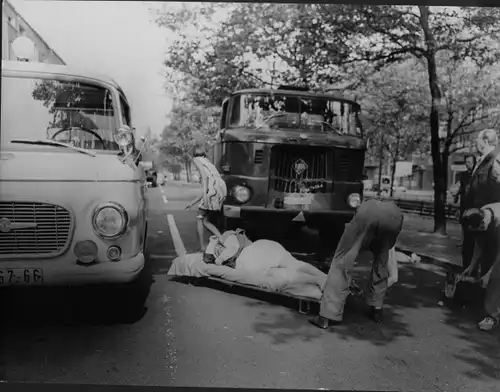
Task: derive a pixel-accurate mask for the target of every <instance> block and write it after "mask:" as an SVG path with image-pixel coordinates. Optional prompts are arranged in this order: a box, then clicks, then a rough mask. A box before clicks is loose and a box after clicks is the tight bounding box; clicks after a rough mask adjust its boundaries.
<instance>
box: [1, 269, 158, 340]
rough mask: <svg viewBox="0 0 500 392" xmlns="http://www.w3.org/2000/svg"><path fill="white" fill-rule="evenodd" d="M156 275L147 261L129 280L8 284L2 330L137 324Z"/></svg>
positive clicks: (4, 290)
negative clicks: (88, 283)
mask: <svg viewBox="0 0 500 392" xmlns="http://www.w3.org/2000/svg"><path fill="white" fill-rule="evenodd" d="M153 283H154V277H153V274H152V269H151V266H150V263H148V262H146V265H145V267H144V269H143V270H142V272H141V274H140V275H139V277H138V278H137V280H135V281H134V282H131V283H127V284H108V285H92V286H81V287H76V286H75V287H67V286H66V287H37V288H24V287H19V288H5V289H2V290H0V313H1V314H2V330H3V333H4V337H5V334H7V333H8V331H16V332H19V331H20V330H26V331H27V333H29V331H33V330H34V329H37V328H43V327H47V326H74V327H79V326H86V325H92V326H111V325H117V324H134V323H137V322H138V321H140V320H141V319H142V318H143V317H144V315H145V314H146V312H147V307H146V300H147V298H148V296H149V292H150V289H151V286H152V285H153Z"/></svg>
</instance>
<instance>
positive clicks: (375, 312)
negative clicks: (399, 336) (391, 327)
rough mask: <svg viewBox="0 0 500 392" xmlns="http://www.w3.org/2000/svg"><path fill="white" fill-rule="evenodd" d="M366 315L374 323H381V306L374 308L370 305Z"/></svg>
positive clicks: (382, 315)
mask: <svg viewBox="0 0 500 392" xmlns="http://www.w3.org/2000/svg"><path fill="white" fill-rule="evenodd" d="M368 317H370V318H371V319H372V320H373V321H375V322H376V323H381V322H382V321H383V319H384V311H383V309H382V308H376V307H374V306H370V311H369V313H368Z"/></svg>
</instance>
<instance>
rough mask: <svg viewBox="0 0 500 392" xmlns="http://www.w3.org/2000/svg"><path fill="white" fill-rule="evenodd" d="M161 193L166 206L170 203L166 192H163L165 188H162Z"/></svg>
mask: <svg viewBox="0 0 500 392" xmlns="http://www.w3.org/2000/svg"><path fill="white" fill-rule="evenodd" d="M160 191H161V198H162V200H163V202H164V203H165V204H167V203H168V199H167V196H166V195H165V191H164V190H163V188H160Z"/></svg>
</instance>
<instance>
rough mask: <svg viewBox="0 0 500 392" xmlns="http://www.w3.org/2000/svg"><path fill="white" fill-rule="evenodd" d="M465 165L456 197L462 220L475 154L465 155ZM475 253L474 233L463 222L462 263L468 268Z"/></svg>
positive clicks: (474, 164) (474, 163)
mask: <svg viewBox="0 0 500 392" xmlns="http://www.w3.org/2000/svg"><path fill="white" fill-rule="evenodd" d="M465 167H466V171H465V172H463V173H462V176H461V177H460V188H459V189H458V192H457V194H456V195H455V197H454V201H455V203H458V199H460V221H462V215H463V214H464V211H465V204H466V203H465V197H464V195H465V191H466V189H467V187H468V186H469V183H470V179H471V176H472V172H473V171H474V168H475V167H476V157H475V156H474V155H467V156H466V157H465ZM473 253H474V233H473V232H471V231H470V230H467V227H465V226H464V224H463V223H462V265H463V267H464V269H466V268H467V267H468V266H469V265H470V263H471V260H472V254H473Z"/></svg>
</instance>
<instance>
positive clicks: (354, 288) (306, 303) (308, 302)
mask: <svg viewBox="0 0 500 392" xmlns="http://www.w3.org/2000/svg"><path fill="white" fill-rule="evenodd" d="M183 278H186V277H183ZM187 278H188V279H187V280H188V281H189V283H191V284H193V285H195V286H201V285H203V284H207V283H208V284H209V283H211V282H213V283H219V284H223V285H225V286H227V287H229V288H233V287H235V288H243V289H245V290H249V291H253V292H256V293H260V294H268V295H272V296H277V297H281V298H287V299H290V300H294V301H295V303H297V305H298V312H299V313H300V314H305V315H308V314H310V312H311V310H312V309H311V308H312V307H313V306H314V305H319V304H320V302H321V300H320V299H316V298H310V297H303V296H299V295H293V294H290V293H284V292H280V291H275V290H269V289H265V288H262V287H258V286H254V285H250V284H245V283H238V282H234V281H230V280H227V279H222V278H216V277H213V276H203V277H199V278H195V277H187ZM183 280H184V279H183ZM349 294H350V295H352V296H355V297H361V296H362V295H363V292H362V290H361V289H360V288H359V287H358V285H357V284H356V282H355V281H354V280H352V283H351V288H350V290H349Z"/></svg>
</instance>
